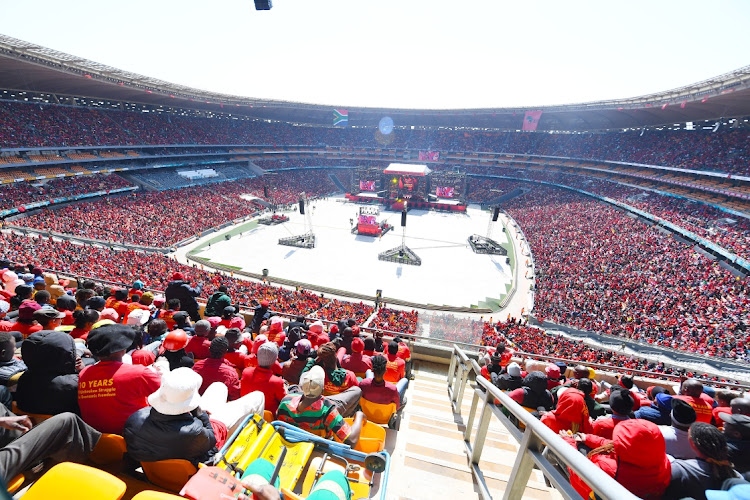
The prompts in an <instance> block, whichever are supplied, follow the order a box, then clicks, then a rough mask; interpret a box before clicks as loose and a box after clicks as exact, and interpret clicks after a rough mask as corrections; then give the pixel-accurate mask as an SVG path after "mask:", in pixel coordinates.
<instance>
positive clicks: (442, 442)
mask: <svg viewBox="0 0 750 500" xmlns="http://www.w3.org/2000/svg"><path fill="white" fill-rule="evenodd" d="M447 368H448V367H447V366H445V365H438V364H433V363H427V362H423V361H416V362H415V368H414V374H415V380H413V381H412V382H411V383H410V386H409V389H408V391H407V398H408V404H407V405H406V409H405V413H404V416H403V420H402V422H401V429H400V431H398V432H396V431H392V430H389V431H388V438H387V442H386V448H387V449H388V450H389V451H391V454H392V463H391V469H390V480H389V484H388V498H392V499H415V500H416V499H420V500H421V499H433V498H461V499H469V498H479V494H478V491H479V490H478V489H477V487H476V485H475V481H474V477H473V476H472V474H471V469H470V468H469V466H468V458H467V457H466V454H465V448H464V442H463V432H464V429H465V426H464V425H463V420H464V419H463V418H462V417H460V416H458V415H455V414H454V413H453V411H452V409H451V404H450V399H449V397H448V390H447ZM471 397H472V394H471V391H470V390H469V388H468V387H467V390H466V394H465V395H464V400H463V404H462V408H463V409H462V414H463V416H464V418H466V417H467V416H468V412H469V409H470V407H471ZM477 420H478V419H477ZM517 451H518V446H517V444H516V442H515V440H514V439H513V438H512V437H511V436H510V434H508V433H507V432H506V431H505V428H504V427H503V426H502V424H500V423H499V422H497V421H496V420H493V422H492V424H491V426H490V431H489V432H488V436H487V441H486V443H485V447H484V452H483V454H482V457H483V459H482V461H481V462H480V467H481V469H482V472H483V474H484V477H485V480H486V482H487V485H488V488H489V490H490V492H491V493H492V495H493V497H494V498H502V493H503V491H504V490H505V485H506V483H507V480H508V477H509V474H510V473H511V470H512V468H513V463H514V461H515V458H516V453H517ZM523 498H534V499H540V500H546V499H557V498H561V496H560V495H559V493H557V491H555V490H554V489H553V488H550V487H547V486H545V484H544V478H543V476H542V474H541V473H539V471H534V473H533V474H532V478H531V481H530V482H529V486H528V487H527V488H526V492H525V494H524V497H523Z"/></svg>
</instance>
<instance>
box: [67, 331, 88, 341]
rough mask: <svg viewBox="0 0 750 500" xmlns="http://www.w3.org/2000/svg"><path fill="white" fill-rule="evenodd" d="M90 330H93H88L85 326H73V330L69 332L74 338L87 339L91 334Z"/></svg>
mask: <svg viewBox="0 0 750 500" xmlns="http://www.w3.org/2000/svg"><path fill="white" fill-rule="evenodd" d="M90 331H91V330H87V329H85V328H73V329H72V330H71V331H69V332H68V334H69V335H70V336H71V337H73V338H74V339H82V340H86V339H87V338H88V336H89V332H90Z"/></svg>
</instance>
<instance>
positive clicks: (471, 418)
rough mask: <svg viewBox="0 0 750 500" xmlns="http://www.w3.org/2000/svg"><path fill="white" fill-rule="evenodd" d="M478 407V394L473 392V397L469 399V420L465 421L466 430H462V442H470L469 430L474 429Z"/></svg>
mask: <svg viewBox="0 0 750 500" xmlns="http://www.w3.org/2000/svg"><path fill="white" fill-rule="evenodd" d="M478 406H479V394H478V393H477V391H474V397H472V398H471V410H469V419H468V420H467V421H466V430H464V441H466V442H467V443H468V442H470V441H471V430H472V428H473V427H474V416H475V415H476V414H477V407H478Z"/></svg>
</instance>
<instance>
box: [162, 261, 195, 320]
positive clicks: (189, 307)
mask: <svg viewBox="0 0 750 500" xmlns="http://www.w3.org/2000/svg"><path fill="white" fill-rule="evenodd" d="M202 291H203V285H201V284H199V285H198V286H196V287H195V288H193V287H191V286H190V283H189V282H188V281H185V275H184V274H182V273H174V274H173V275H172V281H170V282H169V283H167V289H166V290H165V291H164V295H165V296H166V300H167V302H169V300H171V299H178V300H179V301H180V309H181V310H183V311H187V312H188V314H190V319H191V320H193V321H200V319H201V315H200V313H199V308H198V301H196V300H195V298H196V297H198V296H199V295H200V294H201V292H202Z"/></svg>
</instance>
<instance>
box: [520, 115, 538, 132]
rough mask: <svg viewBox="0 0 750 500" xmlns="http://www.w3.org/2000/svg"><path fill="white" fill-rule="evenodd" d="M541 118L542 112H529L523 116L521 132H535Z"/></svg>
mask: <svg viewBox="0 0 750 500" xmlns="http://www.w3.org/2000/svg"><path fill="white" fill-rule="evenodd" d="M541 116H542V112H541V111H527V112H526V114H525V115H524V116H523V126H522V127H521V130H525V131H527V132H533V131H535V130H536V128H537V126H538V125H539V118H541Z"/></svg>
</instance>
